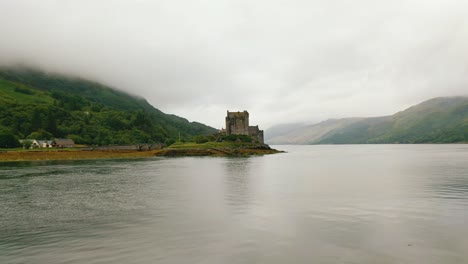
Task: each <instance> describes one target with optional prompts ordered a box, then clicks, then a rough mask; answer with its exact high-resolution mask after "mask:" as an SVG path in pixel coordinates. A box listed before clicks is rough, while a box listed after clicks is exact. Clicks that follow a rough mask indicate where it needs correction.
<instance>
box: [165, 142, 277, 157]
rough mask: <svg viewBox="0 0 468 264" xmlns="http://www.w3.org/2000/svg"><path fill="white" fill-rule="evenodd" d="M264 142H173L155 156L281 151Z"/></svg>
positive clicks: (248, 153) (236, 154) (221, 154)
mask: <svg viewBox="0 0 468 264" xmlns="http://www.w3.org/2000/svg"><path fill="white" fill-rule="evenodd" d="M281 152H282V151H278V150H276V149H272V148H270V147H269V146H268V145H265V144H256V143H246V142H206V143H201V144H198V143H194V142H188V143H175V144H173V145H171V146H170V147H169V148H165V149H162V150H160V151H158V152H157V153H156V155H157V156H250V155H266V154H275V153H281Z"/></svg>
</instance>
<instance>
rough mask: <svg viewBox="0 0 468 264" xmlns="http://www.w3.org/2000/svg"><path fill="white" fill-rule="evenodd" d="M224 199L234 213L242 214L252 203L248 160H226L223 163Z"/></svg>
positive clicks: (249, 162) (249, 161)
mask: <svg viewBox="0 0 468 264" xmlns="http://www.w3.org/2000/svg"><path fill="white" fill-rule="evenodd" d="M224 168H225V177H224V179H225V184H226V193H225V199H226V201H227V204H228V205H229V206H230V207H231V208H232V210H233V211H234V212H236V213H241V212H244V211H246V210H247V209H248V206H249V204H250V203H251V202H252V197H251V192H252V188H253V186H252V184H253V180H254V179H252V177H254V175H252V173H251V159H250V158H228V159H226V160H225V161H224Z"/></svg>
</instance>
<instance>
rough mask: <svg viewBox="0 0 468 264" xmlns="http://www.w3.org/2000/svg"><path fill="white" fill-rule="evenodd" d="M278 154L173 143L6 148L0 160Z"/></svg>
mask: <svg viewBox="0 0 468 264" xmlns="http://www.w3.org/2000/svg"><path fill="white" fill-rule="evenodd" d="M280 152H281V151H278V150H275V149H271V148H270V147H269V146H268V145H261V144H252V143H242V142H207V143H203V144H197V143H192V142H189V143H175V144H173V145H171V146H170V147H168V148H165V149H158V150H151V151H136V150H111V151H103V150H81V149H73V148H70V149H44V150H42V149H41V150H24V149H9V150H2V151H0V161H34V160H80V159H114V158H140V157H152V156H167V157H176V156H177V157H183V156H249V155H265V154H275V153H280Z"/></svg>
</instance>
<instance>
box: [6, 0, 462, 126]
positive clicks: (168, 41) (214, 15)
mask: <svg viewBox="0 0 468 264" xmlns="http://www.w3.org/2000/svg"><path fill="white" fill-rule="evenodd" d="M0 12H1V15H0V64H14V63H26V64H30V65H33V66H40V67H42V68H43V69H45V70H48V71H54V72H61V73H68V74H76V75H79V76H82V77H85V78H88V79H93V80H98V81H100V82H103V83H105V84H109V85H112V86H114V87H117V88H119V89H122V90H125V91H128V92H131V93H133V94H138V95H141V96H143V97H145V98H146V99H147V100H148V101H149V102H150V103H151V104H152V105H154V106H155V107H157V108H159V109H161V110H162V111H164V112H167V113H172V114H177V115H180V116H183V117H186V118H188V119H189V120H191V121H199V122H202V123H205V124H208V125H211V126H214V127H216V128H221V127H222V126H223V125H224V117H225V115H226V110H227V109H229V110H244V109H245V110H248V111H249V112H250V116H251V118H250V119H251V124H252V125H254V124H259V125H260V127H261V128H262V127H263V128H267V127H269V126H271V125H274V124H278V123H289V122H307V123H312V122H317V121H321V120H323V119H328V118H339V117H350V116H379V115H389V114H393V113H394V112H397V111H399V110H402V109H404V108H406V107H408V106H411V105H413V104H416V103H419V102H421V101H424V100H426V99H429V98H432V97H436V96H450V95H467V94H468V1H466V0H458V1H457V0H392V1H388V0H387V1H380V0H349V1H346V0H321V1H313V0H309V1H293V0H287V1H274V0H265V1H264V0H245V1H244V0H232V1H225V0H210V1H203V0H200V1H195V0H192V1H180V0H168V1H165V0H147V1H143V0H40V1H39V0H37V1H35V0H0Z"/></svg>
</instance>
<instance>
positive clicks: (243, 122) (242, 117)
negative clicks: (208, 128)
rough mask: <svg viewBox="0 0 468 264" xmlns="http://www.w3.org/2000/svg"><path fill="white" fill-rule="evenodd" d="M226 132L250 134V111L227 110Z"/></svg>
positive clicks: (229, 133)
mask: <svg viewBox="0 0 468 264" xmlns="http://www.w3.org/2000/svg"><path fill="white" fill-rule="evenodd" d="M226 134H228V135H232V134H234V135H248V134H249V113H248V112H247V111H244V112H229V111H228V112H227V117H226Z"/></svg>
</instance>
